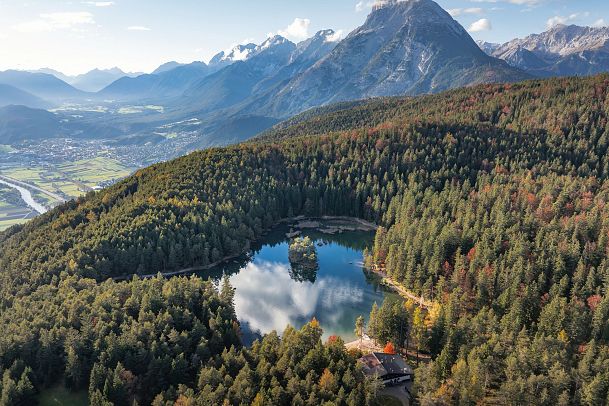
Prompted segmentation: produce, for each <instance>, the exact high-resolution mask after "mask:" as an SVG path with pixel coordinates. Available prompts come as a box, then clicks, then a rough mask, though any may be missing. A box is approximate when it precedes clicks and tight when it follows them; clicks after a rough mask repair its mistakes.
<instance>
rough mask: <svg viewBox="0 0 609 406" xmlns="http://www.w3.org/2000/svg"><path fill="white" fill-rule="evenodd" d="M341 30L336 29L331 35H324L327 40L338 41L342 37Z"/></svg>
mask: <svg viewBox="0 0 609 406" xmlns="http://www.w3.org/2000/svg"><path fill="white" fill-rule="evenodd" d="M343 32H344V31H343V30H338V31H336V32H335V33H334V34H333V35H329V36H328V37H326V41H327V42H338V41H340V40H341V39H342V38H343Z"/></svg>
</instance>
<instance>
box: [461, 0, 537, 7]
mask: <svg viewBox="0 0 609 406" xmlns="http://www.w3.org/2000/svg"><path fill="white" fill-rule="evenodd" d="M470 1H471V2H472V3H500V2H503V3H510V4H516V5H519V6H536V5H538V4H540V3H541V2H543V1H544V0H502V1H500V0H470Z"/></svg>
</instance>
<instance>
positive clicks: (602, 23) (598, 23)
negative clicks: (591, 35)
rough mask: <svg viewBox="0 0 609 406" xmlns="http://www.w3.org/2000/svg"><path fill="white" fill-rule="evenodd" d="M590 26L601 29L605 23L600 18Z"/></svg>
mask: <svg viewBox="0 0 609 406" xmlns="http://www.w3.org/2000/svg"><path fill="white" fill-rule="evenodd" d="M592 26H593V27H594V28H602V27H606V26H607V23H606V22H605V19H604V18H600V19H598V20H596V21H595V22H594V23H592Z"/></svg>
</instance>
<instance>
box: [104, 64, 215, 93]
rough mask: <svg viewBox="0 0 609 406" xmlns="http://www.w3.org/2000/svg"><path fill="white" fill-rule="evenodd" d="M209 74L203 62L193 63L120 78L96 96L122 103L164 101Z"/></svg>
mask: <svg viewBox="0 0 609 406" xmlns="http://www.w3.org/2000/svg"><path fill="white" fill-rule="evenodd" d="M210 72H211V69H210V68H209V67H208V66H207V65H206V64H205V63H204V62H193V63H191V64H188V65H179V66H177V67H175V68H173V69H170V70H167V71H164V70H163V69H161V71H160V73H156V74H144V75H140V76H137V77H122V78H120V79H118V80H117V81H115V82H113V83H111V84H110V85H108V86H107V87H105V88H104V89H102V90H101V91H100V92H98V94H97V95H98V97H103V98H112V99H117V100H122V101H133V100H156V101H165V99H167V98H170V97H176V96H179V95H181V94H182V93H183V92H184V91H185V90H186V89H188V88H190V87H191V86H193V85H194V84H195V83H197V82H198V81H200V80H201V79H203V78H205V77H206V76H208V75H209V74H210Z"/></svg>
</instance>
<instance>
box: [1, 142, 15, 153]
mask: <svg viewBox="0 0 609 406" xmlns="http://www.w3.org/2000/svg"><path fill="white" fill-rule="evenodd" d="M12 151H14V149H13V147H11V146H10V145H3V144H0V154H8V153H9V152H12Z"/></svg>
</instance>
